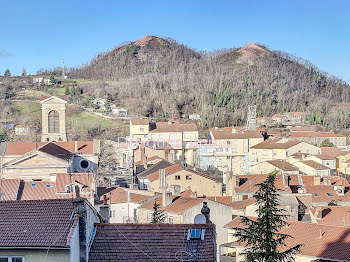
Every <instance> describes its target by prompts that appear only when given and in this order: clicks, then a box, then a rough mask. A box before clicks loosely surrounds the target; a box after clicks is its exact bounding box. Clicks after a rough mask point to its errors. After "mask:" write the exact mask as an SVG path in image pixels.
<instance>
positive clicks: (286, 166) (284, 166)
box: [266, 160, 299, 171]
mask: <svg viewBox="0 0 350 262" xmlns="http://www.w3.org/2000/svg"><path fill="white" fill-rule="evenodd" d="M266 162H267V163H269V164H271V165H273V166H275V167H277V168H278V169H281V170H283V171H299V168H298V167H296V166H295V165H292V164H291V163H289V162H287V161H283V160H269V161H266Z"/></svg>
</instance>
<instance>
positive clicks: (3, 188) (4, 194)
mask: <svg viewBox="0 0 350 262" xmlns="http://www.w3.org/2000/svg"><path fill="white" fill-rule="evenodd" d="M20 184H21V180H20V179H0V200H17V199H18V197H19V189H20Z"/></svg>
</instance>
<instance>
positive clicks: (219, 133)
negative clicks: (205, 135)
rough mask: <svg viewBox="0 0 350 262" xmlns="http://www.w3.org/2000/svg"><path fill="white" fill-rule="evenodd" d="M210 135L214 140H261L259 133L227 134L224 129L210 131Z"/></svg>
mask: <svg viewBox="0 0 350 262" xmlns="http://www.w3.org/2000/svg"><path fill="white" fill-rule="evenodd" d="M210 133H211V134H212V135H213V137H214V139H249V138H263V136H262V134H261V133H260V132H259V131H243V132H237V133H232V132H227V131H226V130H225V129H224V128H219V129H215V128H212V129H210Z"/></svg>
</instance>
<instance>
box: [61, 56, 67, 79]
mask: <svg viewBox="0 0 350 262" xmlns="http://www.w3.org/2000/svg"><path fill="white" fill-rule="evenodd" d="M65 75H66V72H65V67H64V59H62V78H64V76H65Z"/></svg>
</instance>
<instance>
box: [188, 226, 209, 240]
mask: <svg viewBox="0 0 350 262" xmlns="http://www.w3.org/2000/svg"><path fill="white" fill-rule="evenodd" d="M204 235H205V229H199V228H192V229H189V230H188V233H187V240H195V239H197V240H199V239H201V240H204Z"/></svg>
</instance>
